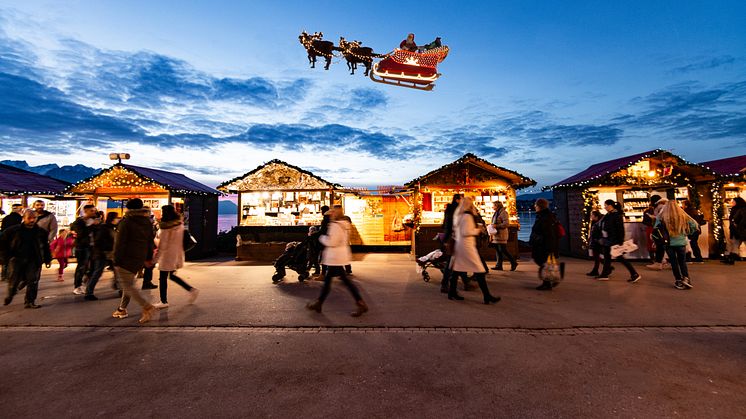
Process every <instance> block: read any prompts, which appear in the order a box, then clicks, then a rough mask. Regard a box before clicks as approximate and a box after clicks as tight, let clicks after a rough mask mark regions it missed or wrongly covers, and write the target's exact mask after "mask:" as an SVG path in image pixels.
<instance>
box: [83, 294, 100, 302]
mask: <svg viewBox="0 0 746 419" xmlns="http://www.w3.org/2000/svg"><path fill="white" fill-rule="evenodd" d="M83 299H84V300H86V301H96V300H98V297H96V296H95V295H93V294H91V295H86V296H85V297H83Z"/></svg>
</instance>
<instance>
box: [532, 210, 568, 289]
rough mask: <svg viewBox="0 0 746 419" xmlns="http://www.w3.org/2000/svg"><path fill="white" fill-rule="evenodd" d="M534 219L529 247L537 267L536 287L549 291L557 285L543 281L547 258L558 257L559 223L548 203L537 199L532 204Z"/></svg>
mask: <svg viewBox="0 0 746 419" xmlns="http://www.w3.org/2000/svg"><path fill="white" fill-rule="evenodd" d="M534 209H535V210H536V219H535V220H534V225H533V227H531V236H530V238H529V241H528V243H529V245H530V246H531V257H532V258H533V259H534V263H536V264H537V265H538V266H539V279H541V285H539V286H538V287H536V289H537V290H539V291H549V290H551V289H552V287H554V286H556V285H557V284H556V283H555V284H553V283H552V282H551V281H549V280H547V279H545V276H546V272H545V270H546V269H547V262H548V261H549V257H550V256H553V257H555V258H557V257H559V239H560V234H559V233H560V231H559V222H558V221H557V216H556V215H554V213H552V211H550V210H549V201H547V200H546V199H544V198H539V199H537V200H536V202H535V203H534Z"/></svg>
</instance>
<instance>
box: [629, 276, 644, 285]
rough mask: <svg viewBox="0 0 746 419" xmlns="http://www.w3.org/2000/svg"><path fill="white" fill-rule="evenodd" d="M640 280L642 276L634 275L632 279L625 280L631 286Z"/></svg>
mask: <svg viewBox="0 0 746 419" xmlns="http://www.w3.org/2000/svg"><path fill="white" fill-rule="evenodd" d="M640 279H642V275H640V274H634V275H632V278H630V279H628V280H627V282H629V283H631V284H634V283H635V282H637V281H639V280H640Z"/></svg>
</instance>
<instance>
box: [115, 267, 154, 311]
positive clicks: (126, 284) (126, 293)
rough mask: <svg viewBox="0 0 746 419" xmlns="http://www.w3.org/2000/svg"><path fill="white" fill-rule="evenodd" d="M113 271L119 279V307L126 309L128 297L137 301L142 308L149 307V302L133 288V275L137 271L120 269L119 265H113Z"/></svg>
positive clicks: (128, 301)
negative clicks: (120, 298) (120, 291)
mask: <svg viewBox="0 0 746 419" xmlns="http://www.w3.org/2000/svg"><path fill="white" fill-rule="evenodd" d="M114 271H115V274H116V277H117V280H118V281H119V286H120V287H121V288H122V300H121V301H120V302H119V308H122V309H126V308H127V306H128V305H129V303H130V299H133V300H135V301H137V303H138V304H140V305H141V306H142V307H143V308H150V307H151V305H150V303H149V302H147V301H146V300H145V299H144V298H143V297H142V295H140V292H139V291H138V290H137V289H136V288H135V275H137V273H135V272H130V271H128V270H126V269H122V268H121V267H119V266H115V267H114Z"/></svg>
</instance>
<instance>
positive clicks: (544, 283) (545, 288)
mask: <svg viewBox="0 0 746 419" xmlns="http://www.w3.org/2000/svg"><path fill="white" fill-rule="evenodd" d="M536 289H537V290H539V291H549V290H551V289H552V283H551V282H549V281H541V285H539V286H538V287H536Z"/></svg>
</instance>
